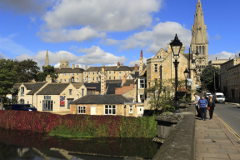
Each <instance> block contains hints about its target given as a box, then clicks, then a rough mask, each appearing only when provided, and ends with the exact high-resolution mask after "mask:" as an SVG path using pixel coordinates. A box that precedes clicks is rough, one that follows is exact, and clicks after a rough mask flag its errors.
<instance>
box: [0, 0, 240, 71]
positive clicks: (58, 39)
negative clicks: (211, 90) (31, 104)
mask: <svg viewBox="0 0 240 160" xmlns="http://www.w3.org/2000/svg"><path fill="white" fill-rule="evenodd" d="M201 2H202V7H203V13H204V20H205V24H206V25H207V34H208V41H209V60H214V59H216V57H218V58H219V59H228V58H229V57H234V56H235V55H238V54H239V53H240V45H239V37H240V31H239V26H240V21H239V17H240V12H239V11H238V10H239V6H240V1H239V0H231V1H224V0H221V1H219V0H201ZM196 4H197V0H21V1H19V0H1V1H0V22H1V23H0V59H2V58H6V59H17V60H19V61H21V60H24V59H33V60H34V61H36V62H37V63H38V66H39V67H41V66H42V65H44V63H45V57H46V50H48V53H49V61H50V64H51V65H53V66H55V67H58V66H59V62H60V58H61V59H62V60H63V59H67V60H70V65H71V64H75V65H79V66H80V67H81V68H84V66H85V65H87V66H101V65H103V64H104V65H109V66H110V65H116V64H117V62H120V63H124V65H128V66H134V65H135V63H138V64H139V58H140V52H141V50H143V57H144V61H145V63H146V59H148V58H151V57H153V56H154V55H155V54H156V53H157V52H158V51H159V50H160V49H161V48H163V49H167V44H168V43H170V42H171V40H172V39H174V36H175V34H176V33H177V34H178V37H179V39H180V40H181V41H182V42H183V44H184V45H185V47H186V52H188V48H189V46H190V42H191V26H192V25H193V23H194V14H195V11H196Z"/></svg>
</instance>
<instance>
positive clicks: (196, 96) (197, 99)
mask: <svg viewBox="0 0 240 160" xmlns="http://www.w3.org/2000/svg"><path fill="white" fill-rule="evenodd" d="M194 97H195V101H194V103H193V104H195V106H196V111H197V113H198V114H197V116H198V117H201V113H200V111H199V109H198V101H199V99H200V97H199V96H198V95H197V93H195V94H194Z"/></svg>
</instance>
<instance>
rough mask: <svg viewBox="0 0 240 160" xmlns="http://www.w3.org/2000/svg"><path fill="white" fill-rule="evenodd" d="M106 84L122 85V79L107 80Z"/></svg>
mask: <svg viewBox="0 0 240 160" xmlns="http://www.w3.org/2000/svg"><path fill="white" fill-rule="evenodd" d="M106 83H122V80H121V79H116V80H106Z"/></svg>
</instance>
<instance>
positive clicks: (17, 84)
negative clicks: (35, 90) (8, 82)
mask: <svg viewBox="0 0 240 160" xmlns="http://www.w3.org/2000/svg"><path fill="white" fill-rule="evenodd" d="M21 85H22V83H16V84H14V85H13V89H14V90H18V88H19V87H20V86H21Z"/></svg>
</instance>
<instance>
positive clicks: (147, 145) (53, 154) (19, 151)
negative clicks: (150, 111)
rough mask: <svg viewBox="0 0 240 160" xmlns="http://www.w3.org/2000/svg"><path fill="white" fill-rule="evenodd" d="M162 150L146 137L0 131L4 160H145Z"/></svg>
mask: <svg viewBox="0 0 240 160" xmlns="http://www.w3.org/2000/svg"><path fill="white" fill-rule="evenodd" d="M159 148H160V145H159V144H157V143H155V142H152V139H144V138H124V139H121V138H91V139H84V138H82V139H66V138H57V137H49V136H47V135H46V134H40V133H32V132H28V131H14V130H4V129H0V160H135V159H138V160H140V159H142V160H145V159H152V158H153V156H154V155H155V154H156V152H157V150H158V149H159Z"/></svg>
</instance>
